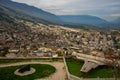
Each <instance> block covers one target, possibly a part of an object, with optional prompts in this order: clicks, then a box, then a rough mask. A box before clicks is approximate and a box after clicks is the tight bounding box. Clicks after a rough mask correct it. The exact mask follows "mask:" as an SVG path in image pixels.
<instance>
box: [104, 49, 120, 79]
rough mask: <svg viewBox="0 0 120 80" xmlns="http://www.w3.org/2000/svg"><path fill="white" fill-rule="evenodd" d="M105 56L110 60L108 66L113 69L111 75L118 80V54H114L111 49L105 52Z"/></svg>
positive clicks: (119, 55)
mask: <svg viewBox="0 0 120 80" xmlns="http://www.w3.org/2000/svg"><path fill="white" fill-rule="evenodd" d="M105 56H107V58H108V59H110V60H111V63H109V66H111V67H112V68H113V74H114V78H115V80H117V78H118V73H119V72H118V71H119V68H120V67H119V63H118V61H119V60H120V54H119V53H118V54H117V53H115V52H114V50H113V49H108V50H106V51H105Z"/></svg>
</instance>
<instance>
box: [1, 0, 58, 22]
mask: <svg viewBox="0 0 120 80" xmlns="http://www.w3.org/2000/svg"><path fill="white" fill-rule="evenodd" d="M0 11H1V12H5V13H7V14H11V15H15V16H17V15H18V14H19V16H24V17H25V16H29V18H30V17H32V19H34V18H35V19H36V20H38V19H40V20H41V21H42V20H43V21H46V22H52V23H57V22H60V19H59V18H58V17H57V16H56V15H54V14H51V13H48V12H45V11H43V10H41V9H38V8H36V7H33V6H29V5H27V4H23V3H17V2H13V1H11V0H0ZM38 21H39V20H38Z"/></svg>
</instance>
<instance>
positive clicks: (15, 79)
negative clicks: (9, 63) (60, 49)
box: [0, 64, 56, 80]
mask: <svg viewBox="0 0 120 80" xmlns="http://www.w3.org/2000/svg"><path fill="white" fill-rule="evenodd" d="M30 66H31V67H33V68H34V69H36V72H35V73H33V74H31V75H27V76H24V77H21V76H18V75H15V74H14V71H15V70H16V69H18V68H20V67H21V66H14V67H4V68H0V80H34V79H37V78H43V77H47V76H49V75H51V74H52V73H54V72H55V71H56V69H55V68H54V67H53V66H50V65H47V64H31V65H30Z"/></svg>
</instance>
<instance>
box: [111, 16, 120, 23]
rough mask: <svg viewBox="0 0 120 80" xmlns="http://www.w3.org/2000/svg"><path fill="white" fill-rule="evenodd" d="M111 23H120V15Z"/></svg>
mask: <svg viewBox="0 0 120 80" xmlns="http://www.w3.org/2000/svg"><path fill="white" fill-rule="evenodd" d="M111 23H114V24H120V17H119V18H117V19H115V20H113V21H111Z"/></svg>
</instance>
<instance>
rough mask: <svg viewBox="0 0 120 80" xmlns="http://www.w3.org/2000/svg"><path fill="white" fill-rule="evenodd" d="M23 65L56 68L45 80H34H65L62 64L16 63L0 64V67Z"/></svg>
mask: <svg viewBox="0 0 120 80" xmlns="http://www.w3.org/2000/svg"><path fill="white" fill-rule="evenodd" d="M25 64H49V65H51V66H54V67H55V68H56V72H55V73H53V74H52V75H50V76H49V77H46V78H41V79H35V80H65V78H66V70H65V68H64V67H65V65H64V63H63V62H38V61H32V62H17V63H9V64H0V67H10V66H18V65H25Z"/></svg>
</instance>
